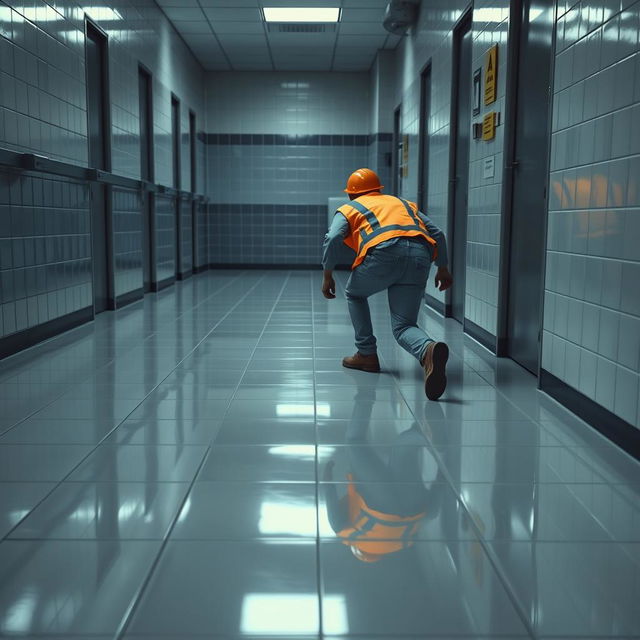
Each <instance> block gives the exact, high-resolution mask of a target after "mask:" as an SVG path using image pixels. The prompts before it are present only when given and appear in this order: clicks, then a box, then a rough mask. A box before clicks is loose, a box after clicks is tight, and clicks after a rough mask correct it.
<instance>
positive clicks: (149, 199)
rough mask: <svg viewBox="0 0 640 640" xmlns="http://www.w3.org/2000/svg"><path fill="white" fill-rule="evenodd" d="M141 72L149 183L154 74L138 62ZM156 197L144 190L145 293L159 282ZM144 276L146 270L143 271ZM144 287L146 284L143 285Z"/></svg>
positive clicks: (152, 160)
mask: <svg viewBox="0 0 640 640" xmlns="http://www.w3.org/2000/svg"><path fill="white" fill-rule="evenodd" d="M140 72H142V73H143V74H144V75H145V76H146V78H145V80H146V83H147V90H148V94H147V98H148V100H147V127H148V131H147V135H148V137H149V148H148V153H149V157H148V163H149V177H148V180H149V182H154V181H155V145H154V143H153V74H152V73H151V70H150V69H149V68H148V67H147V66H146V65H145V64H143V63H142V62H140V61H138V78H139V77H140ZM138 86H139V85H138ZM138 104H140V98H139V97H138ZM140 177H141V178H142V180H146V178H144V177H143V176H142V175H141V176H140ZM154 206H155V203H154V195H153V192H152V191H150V190H148V189H143V190H142V207H143V214H142V215H143V216H145V217H146V216H148V228H147V232H148V238H147V242H148V243H149V255H148V256H146V258H147V259H148V261H149V291H148V292H147V291H145V293H151V292H152V291H153V284H154V282H157V274H156V242H155V241H156V225H155V215H154V211H155V209H154ZM144 226H145V225H144V224H143V232H144ZM143 276H144V269H143ZM142 286H143V287H144V282H143V283H142Z"/></svg>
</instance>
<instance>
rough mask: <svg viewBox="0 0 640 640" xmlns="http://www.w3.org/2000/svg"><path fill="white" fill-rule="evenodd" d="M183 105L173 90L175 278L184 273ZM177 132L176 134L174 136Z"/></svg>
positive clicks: (172, 138) (172, 154)
mask: <svg viewBox="0 0 640 640" xmlns="http://www.w3.org/2000/svg"><path fill="white" fill-rule="evenodd" d="M174 109H177V118H176V120H177V125H178V126H177V131H174V126H173V121H174ZM181 111H182V109H181V105H180V98H178V96H177V95H176V94H175V93H173V92H171V156H172V159H173V162H172V163H171V165H172V169H173V176H172V178H173V179H172V182H173V188H174V189H175V190H176V196H175V226H174V229H175V232H176V236H175V243H176V244H175V254H174V255H175V262H176V264H175V279H176V280H180V278H181V274H182V220H181V219H180V216H181V215H182V202H181V198H180V184H181V182H182V162H181V160H182V159H181V153H180V149H181V142H182V141H181V139H180V138H181V136H182V133H181V127H180V117H181ZM174 134H175V136H174Z"/></svg>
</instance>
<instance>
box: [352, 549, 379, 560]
mask: <svg viewBox="0 0 640 640" xmlns="http://www.w3.org/2000/svg"><path fill="white" fill-rule="evenodd" d="M349 546H350V547H351V553H353V555H354V556H355V557H356V558H358V560H361V561H362V562H378V560H380V558H382V556H381V555H380V554H379V553H369V552H368V551H363V550H362V549H358V547H355V546H353V545H349Z"/></svg>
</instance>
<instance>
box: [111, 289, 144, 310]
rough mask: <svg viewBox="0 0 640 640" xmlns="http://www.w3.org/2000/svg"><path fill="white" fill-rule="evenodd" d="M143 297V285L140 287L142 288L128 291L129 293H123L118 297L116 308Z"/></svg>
mask: <svg viewBox="0 0 640 640" xmlns="http://www.w3.org/2000/svg"><path fill="white" fill-rule="evenodd" d="M142 298H144V289H143V288H142V287H140V289H134V290H133V291H127V293H122V294H120V295H119V296H118V297H117V298H116V305H115V306H116V309H120V308H122V307H125V306H126V305H128V304H131V303H132V302H137V301H138V300H142Z"/></svg>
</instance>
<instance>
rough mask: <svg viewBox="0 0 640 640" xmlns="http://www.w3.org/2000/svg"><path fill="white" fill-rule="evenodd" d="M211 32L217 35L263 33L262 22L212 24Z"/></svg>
mask: <svg viewBox="0 0 640 640" xmlns="http://www.w3.org/2000/svg"><path fill="white" fill-rule="evenodd" d="M213 30H214V31H215V32H216V33H217V34H220V35H222V34H227V33H253V34H258V33H264V26H263V24H262V22H216V23H214V24H213Z"/></svg>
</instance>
